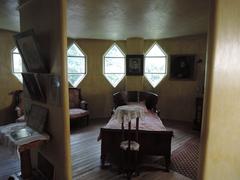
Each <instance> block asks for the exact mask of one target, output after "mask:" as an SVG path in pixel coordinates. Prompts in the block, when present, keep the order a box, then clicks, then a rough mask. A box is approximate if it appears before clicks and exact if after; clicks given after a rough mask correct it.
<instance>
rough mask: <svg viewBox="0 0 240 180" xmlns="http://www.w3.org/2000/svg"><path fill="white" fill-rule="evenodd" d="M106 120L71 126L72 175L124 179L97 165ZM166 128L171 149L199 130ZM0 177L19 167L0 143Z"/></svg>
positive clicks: (155, 175)
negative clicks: (169, 133) (98, 139)
mask: <svg viewBox="0 0 240 180" xmlns="http://www.w3.org/2000/svg"><path fill="white" fill-rule="evenodd" d="M106 122H107V121H106V120H95V122H94V123H93V122H92V123H91V124H90V125H89V126H88V127H80V128H75V129H72V134H71V151H72V153H71V155H72V170H73V173H72V175H73V179H75V180H78V179H80V180H81V179H83V180H85V179H86V180H96V179H103V180H117V179H124V178H125V177H124V176H123V175H119V174H118V172H117V170H116V168H114V167H112V168H110V169H104V170H102V169H101V168H100V142H98V141H97V137H98V135H99V129H100V127H102V126H104V124H106ZM163 123H164V125H165V126H166V127H167V129H169V130H173V131H174V137H173V141H172V151H174V150H175V149H177V148H178V147H179V146H181V145H182V144H184V143H185V142H186V141H187V140H189V139H190V138H192V137H198V136H199V133H198V132H196V131H193V130H192V127H191V124H188V123H182V122H172V121H171V122H170V121H165V122H163ZM0 159H1V161H0V180H4V179H7V177H8V175H10V174H13V173H15V172H18V171H19V162H18V159H17V157H16V156H11V154H10V153H9V152H8V151H7V149H5V148H4V147H2V146H0ZM133 179H139V180H140V179H152V180H158V179H159V180H160V179H161V180H164V179H166V180H168V179H169V180H174V179H186V180H187V179H188V178H186V177H184V176H182V175H180V174H178V173H175V172H172V171H171V172H170V173H166V172H163V171H159V170H158V171H144V172H142V173H141V174H140V176H138V177H135V178H133Z"/></svg>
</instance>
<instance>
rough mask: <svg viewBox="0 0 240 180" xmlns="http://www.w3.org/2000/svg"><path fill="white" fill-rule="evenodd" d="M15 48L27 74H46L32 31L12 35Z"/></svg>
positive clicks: (45, 67)
mask: <svg viewBox="0 0 240 180" xmlns="http://www.w3.org/2000/svg"><path fill="white" fill-rule="evenodd" d="M14 39H15V43H16V46H17V48H18V50H19V53H20V55H21V57H22V60H23V64H24V66H25V68H26V70H27V71H28V72H35V73H47V72H48V69H47V66H46V64H45V62H44V60H43V58H42V55H41V53H40V51H39V45H38V43H37V40H36V35H35V33H34V31H33V29H31V30H28V31H25V32H21V33H17V34H16V35H14Z"/></svg>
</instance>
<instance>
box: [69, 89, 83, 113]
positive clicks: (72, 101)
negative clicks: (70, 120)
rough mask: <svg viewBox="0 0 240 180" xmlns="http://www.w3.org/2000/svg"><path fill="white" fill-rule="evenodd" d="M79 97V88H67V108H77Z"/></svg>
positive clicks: (79, 102)
mask: <svg viewBox="0 0 240 180" xmlns="http://www.w3.org/2000/svg"><path fill="white" fill-rule="evenodd" d="M81 99H82V97H81V89H78V88H69V108H79V107H80V105H81Z"/></svg>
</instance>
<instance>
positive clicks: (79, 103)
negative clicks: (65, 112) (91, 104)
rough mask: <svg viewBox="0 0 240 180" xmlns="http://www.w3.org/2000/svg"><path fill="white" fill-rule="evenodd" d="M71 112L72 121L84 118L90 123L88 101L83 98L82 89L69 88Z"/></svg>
mask: <svg viewBox="0 0 240 180" xmlns="http://www.w3.org/2000/svg"><path fill="white" fill-rule="evenodd" d="M69 113H70V120H71V121H76V120H77V121H79V120H82V119H84V120H86V124H87V125H88V124H89V111H88V103H87V102H86V101H84V100H83V99H82V96H81V89H78V88H69Z"/></svg>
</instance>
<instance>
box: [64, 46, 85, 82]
mask: <svg viewBox="0 0 240 180" xmlns="http://www.w3.org/2000/svg"><path fill="white" fill-rule="evenodd" d="M73 45H75V46H77V48H78V49H79V50H80V51H81V53H82V54H83V56H73V55H68V53H67V74H68V75H83V77H82V79H80V80H78V81H76V82H75V83H74V84H72V83H71V82H70V81H69V78H68V82H69V83H70V84H71V86H73V87H77V86H78V85H79V84H80V83H81V82H82V80H83V79H84V78H85V77H86V75H87V55H86V54H85V52H84V51H83V50H82V49H81V48H80V47H79V45H78V44H77V43H75V42H73V43H72V44H71V45H70V46H69V48H68V49H67V52H68V50H69V49H70V48H71V47H72V46H73ZM69 57H72V58H79V57H80V58H84V63H85V66H84V73H69V72H68V58H69Z"/></svg>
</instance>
